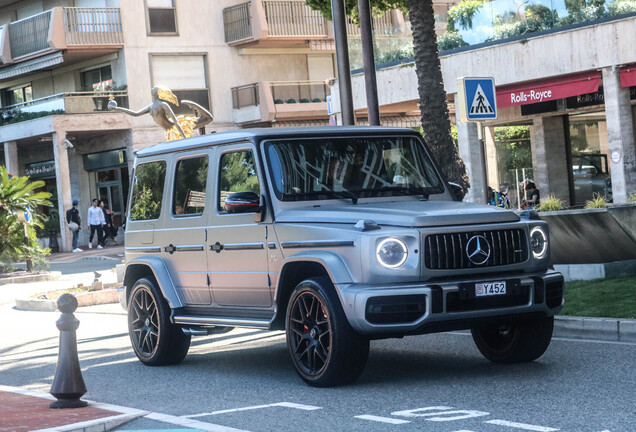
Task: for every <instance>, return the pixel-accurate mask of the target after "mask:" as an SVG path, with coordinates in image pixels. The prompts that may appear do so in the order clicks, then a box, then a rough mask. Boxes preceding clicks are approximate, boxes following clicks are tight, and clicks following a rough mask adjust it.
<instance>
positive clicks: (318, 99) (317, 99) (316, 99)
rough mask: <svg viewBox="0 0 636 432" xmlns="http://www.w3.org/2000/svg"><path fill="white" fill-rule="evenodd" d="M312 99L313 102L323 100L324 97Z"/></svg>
mask: <svg viewBox="0 0 636 432" xmlns="http://www.w3.org/2000/svg"><path fill="white" fill-rule="evenodd" d="M311 101H312V102H322V99H320V98H313V99H312V100H311Z"/></svg>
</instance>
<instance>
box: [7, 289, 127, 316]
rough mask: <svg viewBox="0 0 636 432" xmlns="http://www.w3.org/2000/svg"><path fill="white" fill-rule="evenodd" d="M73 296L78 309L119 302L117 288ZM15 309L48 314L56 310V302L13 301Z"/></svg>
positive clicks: (39, 300) (48, 300)
mask: <svg viewBox="0 0 636 432" xmlns="http://www.w3.org/2000/svg"><path fill="white" fill-rule="evenodd" d="M74 296H75V298H76V299H77V304H78V307H82V306H94V305H100V304H106V303H117V302H119V298H118V295H117V288H106V289H102V290H99V291H88V292H83V293H77V294H74ZM15 308H16V309H18V310H26V311H49V312H50V311H55V310H57V301H56V300H51V299H15Z"/></svg>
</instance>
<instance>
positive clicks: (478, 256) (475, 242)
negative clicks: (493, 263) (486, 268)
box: [466, 235, 490, 265]
mask: <svg viewBox="0 0 636 432" xmlns="http://www.w3.org/2000/svg"><path fill="white" fill-rule="evenodd" d="M466 255H467V256H468V259H469V260H470V262H471V263H473V264H475V265H482V264H485V263H486V261H488V258H490V243H488V240H486V237H484V236H481V235H475V236H472V237H471V238H470V240H468V243H467V244H466Z"/></svg>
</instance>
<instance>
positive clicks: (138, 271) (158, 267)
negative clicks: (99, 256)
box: [124, 255, 183, 309]
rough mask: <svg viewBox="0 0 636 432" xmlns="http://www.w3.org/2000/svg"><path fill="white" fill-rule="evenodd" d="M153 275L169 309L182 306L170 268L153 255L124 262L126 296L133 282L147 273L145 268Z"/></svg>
mask: <svg viewBox="0 0 636 432" xmlns="http://www.w3.org/2000/svg"><path fill="white" fill-rule="evenodd" d="M146 269H149V270H150V272H151V273H152V274H153V276H154V277H155V280H156V281H157V284H158V285H159V286H158V288H159V289H160V290H161V292H162V293H163V296H164V298H165V299H166V301H167V302H168V305H170V308H171V309H176V308H180V307H183V302H182V301H181V299H180V298H179V295H178V294H177V290H176V289H175V286H174V281H173V280H172V276H171V274H170V270H169V269H168V267H167V266H166V262H165V261H164V260H162V259H161V258H159V257H158V256H154V255H142V256H139V257H137V258H135V259H134V260H132V261H130V262H128V263H126V272H125V274H124V285H125V286H126V298H128V295H129V293H130V289H131V288H132V286H133V285H134V284H135V282H136V281H137V280H138V279H139V278H140V277H143V276H144V275H147V274H148V273H147V270H146Z"/></svg>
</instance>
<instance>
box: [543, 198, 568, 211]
mask: <svg viewBox="0 0 636 432" xmlns="http://www.w3.org/2000/svg"><path fill="white" fill-rule="evenodd" d="M558 210H563V201H562V200H560V199H559V198H557V197H556V196H554V195H549V196H548V198H546V199H542V200H541V204H540V205H539V211H558Z"/></svg>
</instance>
